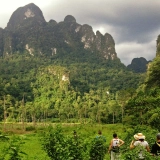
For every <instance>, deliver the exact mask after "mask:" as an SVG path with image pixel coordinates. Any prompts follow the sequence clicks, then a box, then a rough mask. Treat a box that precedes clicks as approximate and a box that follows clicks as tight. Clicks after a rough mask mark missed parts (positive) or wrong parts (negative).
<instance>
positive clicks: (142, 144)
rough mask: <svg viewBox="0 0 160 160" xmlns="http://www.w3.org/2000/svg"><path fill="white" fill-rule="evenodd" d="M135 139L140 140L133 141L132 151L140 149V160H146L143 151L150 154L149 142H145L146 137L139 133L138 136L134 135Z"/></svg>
mask: <svg viewBox="0 0 160 160" xmlns="http://www.w3.org/2000/svg"><path fill="white" fill-rule="evenodd" d="M134 138H135V139H138V140H136V141H135V140H133V141H132V142H131V144H130V149H133V148H135V147H140V152H139V154H138V159H145V156H144V152H143V149H145V150H147V151H148V152H150V149H149V145H148V142H147V141H145V136H144V135H143V134H142V133H137V134H135V135H134Z"/></svg>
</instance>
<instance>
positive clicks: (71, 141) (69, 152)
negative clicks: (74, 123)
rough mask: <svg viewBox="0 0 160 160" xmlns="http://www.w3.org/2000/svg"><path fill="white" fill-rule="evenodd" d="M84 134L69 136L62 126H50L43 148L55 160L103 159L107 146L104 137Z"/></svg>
mask: <svg viewBox="0 0 160 160" xmlns="http://www.w3.org/2000/svg"><path fill="white" fill-rule="evenodd" d="M88 138H89V137H83V136H82V135H76V136H74V135H73V136H67V135H64V134H63V130H62V128H61V127H60V126H57V127H56V128H54V129H53V128H52V127H49V128H48V131H47V132H45V133H44V136H43V148H44V150H45V151H46V152H47V154H48V156H49V157H50V158H51V159H54V160H64V159H68V160H72V159H74V160H89V159H90V160H103V158H104V157H105V154H106V150H107V146H106V143H105V141H104V140H103V139H102V138H95V139H93V140H92V141H89V139H91V137H90V138H89V139H88Z"/></svg>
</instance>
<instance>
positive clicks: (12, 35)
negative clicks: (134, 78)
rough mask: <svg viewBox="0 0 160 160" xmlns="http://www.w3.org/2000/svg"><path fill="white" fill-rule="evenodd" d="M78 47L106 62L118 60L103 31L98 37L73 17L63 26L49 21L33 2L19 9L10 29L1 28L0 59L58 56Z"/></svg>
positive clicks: (67, 19)
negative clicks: (17, 55)
mask: <svg viewBox="0 0 160 160" xmlns="http://www.w3.org/2000/svg"><path fill="white" fill-rule="evenodd" d="M77 48H79V49H83V50H84V51H85V50H89V51H91V52H92V53H98V54H99V55H100V56H102V57H104V58H105V59H111V60H114V59H118V58H117V54H116V51H115V43H114V40H113V38H112V36H111V35H110V34H108V33H106V34H105V35H102V34H101V33H100V32H99V31H97V32H96V34H95V33H94V32H93V29H92V27H91V26H89V25H88V24H84V25H80V24H78V23H77V22H76V19H75V18H74V17H73V16H72V15H67V16H66V17H65V18H64V21H62V22H59V23H57V22H56V21H55V20H50V21H49V22H46V21H45V19H44V17H43V13H42V11H41V10H40V9H39V7H37V6H36V5H35V4H33V3H30V4H28V5H26V6H24V7H20V8H18V9H17V10H16V11H15V12H14V13H13V14H12V16H11V18H10V20H9V22H8V24H7V27H6V28H5V29H0V56H7V55H9V54H13V53H16V52H19V53H24V52H27V53H28V54H30V55H33V56H35V55H36V54H40V55H49V56H54V55H55V54H59V50H60V49H64V50H65V49H68V50H70V51H71V50H75V49H77Z"/></svg>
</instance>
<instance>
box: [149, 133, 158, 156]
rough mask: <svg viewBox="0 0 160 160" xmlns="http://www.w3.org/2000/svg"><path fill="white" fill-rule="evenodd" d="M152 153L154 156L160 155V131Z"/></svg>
mask: <svg viewBox="0 0 160 160" xmlns="http://www.w3.org/2000/svg"><path fill="white" fill-rule="evenodd" d="M151 154H152V155H153V156H160V133H158V134H157V136H156V142H155V143H154V144H153V145H152V148H151Z"/></svg>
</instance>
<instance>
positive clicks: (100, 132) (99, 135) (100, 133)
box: [96, 130, 106, 142]
mask: <svg viewBox="0 0 160 160" xmlns="http://www.w3.org/2000/svg"><path fill="white" fill-rule="evenodd" d="M96 138H102V139H103V140H104V142H106V138H105V136H103V135H102V131H101V130H99V131H98V135H97V136H96Z"/></svg>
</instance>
